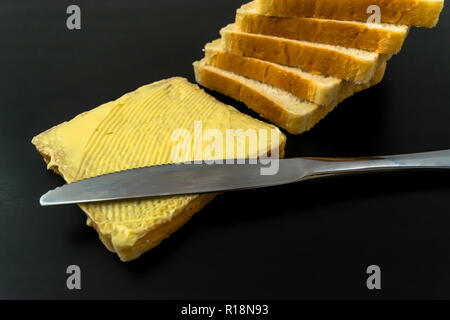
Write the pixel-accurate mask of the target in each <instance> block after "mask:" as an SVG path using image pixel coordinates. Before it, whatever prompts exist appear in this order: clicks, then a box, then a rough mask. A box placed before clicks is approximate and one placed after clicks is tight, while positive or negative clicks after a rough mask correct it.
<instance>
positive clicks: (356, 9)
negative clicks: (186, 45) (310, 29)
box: [256, 0, 444, 28]
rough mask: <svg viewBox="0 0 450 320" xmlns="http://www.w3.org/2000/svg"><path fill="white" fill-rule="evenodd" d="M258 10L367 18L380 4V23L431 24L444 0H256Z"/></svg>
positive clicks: (316, 15)
mask: <svg viewBox="0 0 450 320" xmlns="http://www.w3.org/2000/svg"><path fill="white" fill-rule="evenodd" d="M256 2H257V10H258V12H259V13H261V14H265V15H270V16H280V17H311V18H324V19H332V20H345V21H362V22H367V20H368V19H369V18H370V16H371V15H372V14H373V12H371V11H370V10H369V8H370V7H371V6H378V7H379V8H380V18H381V22H382V23H393V24H406V25H413V26H418V27H428V28H430V27H434V26H435V25H436V24H437V23H438V21H439V15H440V13H441V11H442V8H443V7H444V0H256Z"/></svg>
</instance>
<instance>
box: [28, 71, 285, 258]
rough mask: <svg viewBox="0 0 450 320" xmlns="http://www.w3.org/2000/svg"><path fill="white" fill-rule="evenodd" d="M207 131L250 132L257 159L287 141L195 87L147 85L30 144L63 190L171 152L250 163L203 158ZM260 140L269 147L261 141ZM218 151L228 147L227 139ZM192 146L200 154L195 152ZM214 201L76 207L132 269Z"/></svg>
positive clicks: (239, 153)
mask: <svg viewBox="0 0 450 320" xmlns="http://www.w3.org/2000/svg"><path fill="white" fill-rule="evenodd" d="M198 121H201V122H202V129H203V130H204V131H198V130H199V129H195V124H194V123H195V122H197V123H198ZM197 128H198V127H197ZM202 129H200V130H202ZM208 130H214V131H215V132H218V133H219V134H222V136H223V137H225V136H226V132H227V131H228V130H234V132H235V134H236V136H237V137H238V138H242V135H245V132H246V131H247V130H254V132H255V134H256V137H257V138H258V140H259V141H258V143H257V145H258V146H257V148H259V150H258V152H264V151H266V150H270V151H272V150H273V151H275V150H276V149H278V150H279V151H280V156H282V155H283V150H284V146H285V143H286V137H285V136H284V134H283V133H281V132H280V130H279V129H278V128H276V127H275V126H273V125H269V124H266V123H264V122H261V121H258V120H256V119H253V118H251V117H250V116H248V115H245V114H242V113H240V112H239V111H237V110H236V109H234V108H232V107H230V106H227V105H225V104H223V103H221V102H219V101H217V100H215V99H214V98H213V97H211V96H210V95H208V94H206V93H205V92H204V91H203V90H201V89H200V88H199V87H198V86H197V85H194V84H191V83H189V82H188V81H187V80H186V79H183V78H178V77H177V78H171V79H167V80H162V81H158V82H155V83H153V84H150V85H146V86H144V87H141V88H139V89H138V90H136V91H134V92H130V93H128V94H126V95H124V96H122V97H121V98H119V99H117V100H115V101H111V102H109V103H106V104H104V105H102V106H100V107H97V108H95V109H93V110H90V111H88V112H85V113H83V114H81V115H79V116H77V117H76V118H74V119H72V120H71V121H69V122H64V123H62V124H60V125H58V126H56V127H53V128H51V129H50V130H47V131H46V132H44V133H41V134H39V135H38V136H36V137H35V138H34V139H33V144H34V145H35V146H36V148H37V150H38V151H39V152H40V153H41V154H42V156H43V157H44V160H45V162H46V163H47V165H48V166H47V167H48V169H52V170H54V171H55V172H56V173H58V174H60V175H61V176H63V177H64V179H65V180H66V181H67V182H68V183H70V182H74V181H77V180H81V179H85V178H89V177H93V176H97V175H102V174H107V173H111V172H116V171H121V170H126V169H132V168H138V167H144V166H153V165H159V164H166V163H172V162H174V161H175V160H174V159H173V158H172V152H173V151H174V150H179V151H180V153H181V154H180V157H181V159H179V160H178V161H177V162H185V161H193V160H209V159H210V160H214V158H216V159H219V158H220V159H221V158H222V157H223V155H225V157H226V158H247V157H254V156H255V155H254V154H250V153H251V151H249V150H250V148H248V150H239V149H241V148H237V150H236V151H235V150H232V152H231V153H228V149H227V153H225V152H223V153H222V156H220V155H216V154H213V155H212V156H211V157H210V156H208V155H209V154H212V153H207V152H206V150H207V148H210V149H211V143H208V144H207V143H202V142H200V143H197V142H195V141H196V139H201V138H202V135H203V134H206V133H205V132H207V131H208ZM239 130H241V131H242V133H240V131H239ZM266 130H267V131H266ZM178 133H185V134H186V136H184V135H180V134H178ZM174 134H175V135H174ZM260 134H263V135H265V138H267V139H268V140H269V141H264V140H260V139H259V137H260ZM272 137H274V139H272ZM265 138H264V139H265ZM275 138H277V139H275ZM244 139H245V137H244ZM197 141H198V140H197ZM244 141H245V140H244ZM191 142H193V146H194V147H193V148H192V144H191ZM218 143H222V145H223V147H224V148H225V147H226V141H225V139H224V141H223V142H218ZM223 143H225V144H223ZM196 146H197V147H198V146H199V149H198V150H200V152H197V151H196V150H193V149H194V148H196ZM216 146H217V144H216ZM219 147H221V146H220V145H219ZM174 148H176V149H174ZM179 148H181V149H179ZM215 150H217V149H215ZM233 152H235V154H233ZM272 154H273V153H272ZM260 155H261V153H260ZM256 156H258V155H256ZM202 158H203V159H202ZM206 158H209V159H206ZM193 183H195V182H193ZM214 196H215V195H214V194H203V195H186V196H171V197H161V198H152V199H133V200H131V199H130V200H120V201H107V202H99V203H89V204H80V207H81V209H82V210H83V211H84V212H85V213H86V214H87V216H88V225H90V226H93V227H94V228H95V230H97V232H98V234H99V236H100V239H101V241H102V242H103V243H104V245H105V246H106V247H107V248H108V249H109V250H111V251H113V252H116V253H117V254H118V255H119V257H120V259H121V260H122V261H130V260H133V259H136V258H137V257H139V256H140V255H141V254H142V253H144V252H145V251H147V250H149V249H151V248H153V247H155V246H157V245H158V244H159V243H160V242H161V241H162V240H164V239H165V238H167V237H168V236H170V235H171V234H172V233H173V232H175V231H176V230H177V229H179V228H180V227H181V226H182V225H183V224H185V223H186V222H187V221H188V220H189V219H190V218H191V217H192V215H193V214H194V213H196V212H197V211H199V210H200V209H202V208H203V207H204V206H205V205H206V204H207V203H209V202H210V201H211V200H212V199H213V198H214Z"/></svg>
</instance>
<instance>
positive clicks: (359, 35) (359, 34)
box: [236, 1, 409, 54]
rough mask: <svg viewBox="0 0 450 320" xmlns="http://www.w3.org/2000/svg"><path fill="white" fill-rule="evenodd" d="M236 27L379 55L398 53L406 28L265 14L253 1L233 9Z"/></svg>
mask: <svg viewBox="0 0 450 320" xmlns="http://www.w3.org/2000/svg"><path fill="white" fill-rule="evenodd" d="M236 28H237V30H239V31H242V32H247V33H257V34H265V35H269V36H274V37H280V38H287V39H293V40H304V41H309V42H317V43H325V44H330V45H336V46H341V47H347V48H355V49H361V50H367V51H373V52H377V53H380V54H395V53H398V52H399V51H400V49H401V48H402V46H403V43H404V41H405V39H406V36H407V35H408V31H409V27H408V26H406V25H395V24H386V23H384V24H378V23H366V22H357V21H337V20H330V19H318V18H301V17H273V16H266V15H263V14H260V13H258V10H257V3H256V2H255V1H253V2H250V3H247V4H245V5H243V6H242V7H241V8H240V9H238V10H237V13H236Z"/></svg>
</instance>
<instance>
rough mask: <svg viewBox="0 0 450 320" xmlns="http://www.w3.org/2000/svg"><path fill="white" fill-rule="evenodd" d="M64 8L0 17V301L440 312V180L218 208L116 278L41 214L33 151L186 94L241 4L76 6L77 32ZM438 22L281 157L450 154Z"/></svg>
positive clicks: (297, 188) (84, 237)
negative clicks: (235, 303) (134, 94)
mask: <svg viewBox="0 0 450 320" xmlns="http://www.w3.org/2000/svg"><path fill="white" fill-rule="evenodd" d="M70 4H72V1H59V0H58V1H57V0H54V1H17V0H2V1H1V2H0V39H1V45H0V46H1V49H0V81H1V83H0V97H1V108H2V109H1V110H2V114H1V117H0V119H1V120H0V121H1V125H0V130H1V135H0V137H1V157H0V161H1V162H0V170H1V173H0V177H1V180H0V298H159V299H166V298H167V299H169V298H170V299H172V298H176V299H183V298H195V299H197V298H199V299H214V298H215V299H222V298H228V299H241V298H252V299H278V298H283V299H284V298H286V299H295V298H450V231H449V230H450V199H449V192H450V184H449V178H450V175H449V173H444V172H438V173H436V172H434V173H433V172H409V173H405V172H404V173H390V174H381V175H369V176H358V177H351V178H340V179H331V180H325V181H315V182H307V183H303V184H298V185H292V186H287V187H280V188H273V189H267V190H259V191H247V192H238V193H233V194H226V195H222V196H220V197H219V198H217V200H216V201H214V202H213V203H212V204H210V205H209V206H208V207H207V208H205V209H204V210H202V211H201V212H200V213H198V214H197V215H196V216H195V217H194V218H193V219H192V220H191V221H190V222H189V223H188V224H187V225H186V226H184V227H183V228H182V229H181V230H180V231H178V232H177V233H175V234H174V235H173V236H172V237H171V238H170V239H168V240H165V241H164V242H163V243H162V244H161V245H160V246H158V247H157V248H155V249H154V250H152V251H150V252H148V253H146V254H145V255H144V256H143V257H141V258H140V259H138V260H136V261H134V262H131V263H128V264H124V263H121V262H120V261H119V259H118V258H117V257H116V256H115V255H114V254H111V253H109V252H108V251H106V249H105V248H104V247H103V245H102V244H101V243H100V241H99V240H98V237H97V234H96V232H95V231H94V230H92V229H90V228H87V227H86V226H85V217H84V215H83V214H82V212H81V210H80V209H79V208H77V207H76V206H69V207H53V208H41V207H39V205H38V198H39V196H40V195H41V194H42V193H44V192H46V191H47V190H48V189H50V188H54V187H56V186H58V185H60V184H62V182H63V181H62V179H61V178H59V177H58V176H57V175H55V174H53V173H51V172H46V171H45V166H44V164H43V161H42V159H41V156H40V155H39V154H38V153H37V152H36V151H35V150H34V148H33V146H32V145H31V143H30V141H31V138H32V137H33V136H34V135H36V134H38V133H40V132H42V131H44V130H46V129H48V128H50V127H51V126H53V125H55V124H58V123H60V122H62V121H66V120H69V119H71V118H72V117H74V116H75V115H77V114H79V113H80V112H83V111H86V110H88V109H90V108H92V107H95V106H97V105H99V104H101V103H103V102H105V101H109V100H111V99H115V98H117V97H119V96H120V95H122V94H123V93H125V92H128V91H131V90H134V89H135V88H137V87H138V86H141V85H143V84H146V83H150V82H153V81H155V80H159V79H162V78H167V77H170V76H178V75H180V76H185V77H187V78H189V79H191V80H193V73H192V68H191V63H192V61H194V60H196V59H199V58H200V57H201V56H202V51H201V49H202V47H203V45H204V44H205V43H206V42H208V41H210V40H212V39H215V38H217V37H218V31H219V29H220V28H221V27H222V26H224V25H225V24H227V23H229V22H231V21H232V20H233V16H234V10H235V9H236V8H237V7H239V5H240V4H241V1H237V0H233V1H231V0H227V1H212V0H209V1H205V0H190V1H185V0H183V1H180V0H178V1H176V0H165V1H159V0H158V1H157V0H151V1H148V0H147V1H143V0H142V1H124V0H122V1H119V0H114V1H81V0H79V1H77V2H76V4H78V5H80V7H81V10H82V30H80V31H69V30H67V29H66V25H65V21H66V17H67V15H66V13H65V12H66V8H67V6H68V5H70ZM449 17H450V13H449V10H448V8H445V9H444V12H443V13H442V15H441V21H440V24H439V26H438V27H437V28H435V29H423V28H421V29H418V28H414V29H412V30H411V32H410V35H409V38H408V39H407V41H406V43H405V46H404V49H403V51H402V52H401V53H400V54H399V55H397V56H395V57H394V58H393V59H392V60H391V62H390V63H389V65H388V70H387V73H386V78H385V80H384V82H383V83H382V84H381V85H379V86H377V87H375V88H373V89H371V90H368V91H365V92H363V93H360V94H358V95H357V96H355V97H353V98H351V99H349V100H348V101H346V102H344V103H343V104H342V105H341V106H340V107H339V108H338V109H337V110H336V111H334V112H333V113H332V114H331V115H330V116H328V117H327V118H326V119H325V120H323V121H322V122H321V123H320V124H319V125H318V126H317V127H316V128H314V129H313V130H312V131H311V132H309V133H306V134H304V135H301V136H297V137H295V136H289V137H288V145H287V155H288V156H290V157H293V156H364V155H378V154H395V153H406V152H419V151H429V150H438V149H448V148H450V139H449V138H450V126H449V118H450V106H449V99H450V93H449V91H450V88H449V79H450V75H449V73H450V63H449V55H450V52H449V39H450V19H449ZM215 96H216V97H218V98H220V99H221V100H222V101H225V102H228V103H230V104H233V105H234V106H237V107H238V108H239V109H240V110H242V111H246V112H247V109H246V108H245V107H244V106H243V105H241V104H237V103H235V102H233V101H232V100H230V99H227V98H225V97H222V96H220V95H217V94H216V95H215ZM249 113H250V112H249ZM250 114H252V113H250ZM71 264H77V265H79V266H80V267H81V269H82V290H81V291H69V290H67V289H66V276H67V275H66V273H65V271H66V267H67V266H68V265H71ZM371 264H376V265H379V266H380V267H381V269H382V290H381V291H376V292H374V291H369V290H367V288H366V278H367V275H366V274H365V271H366V268H367V266H369V265H371Z"/></svg>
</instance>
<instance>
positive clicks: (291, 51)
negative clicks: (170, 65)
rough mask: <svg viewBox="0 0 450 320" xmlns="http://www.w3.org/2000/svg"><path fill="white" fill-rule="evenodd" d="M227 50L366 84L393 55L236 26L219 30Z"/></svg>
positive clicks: (231, 25) (232, 25)
mask: <svg viewBox="0 0 450 320" xmlns="http://www.w3.org/2000/svg"><path fill="white" fill-rule="evenodd" d="M220 33H221V35H222V39H223V41H224V47H225V50H226V51H228V52H231V53H234V54H237V55H242V56H246V57H251V58H257V59H261V60H266V61H270V62H274V63H278V64H282V65H285V66H289V67H297V68H300V69H302V70H304V71H308V72H311V73H314V74H320V75H324V76H331V77H335V78H339V79H344V80H347V81H353V82H355V83H365V82H368V81H370V79H372V78H373V76H374V74H375V72H376V70H377V69H378V67H380V66H381V65H382V64H383V63H384V62H385V61H387V60H389V59H390V58H391V55H380V54H378V53H375V52H369V51H365V50H359V49H353V48H344V47H339V46H332V45H328V44H322V43H313V42H308V41H300V40H292V39H285V38H279V37H274V36H267V35H262V34H254V33H246V32H241V31H239V30H238V29H237V28H236V25H235V24H230V25H228V26H226V27H225V28H223V29H222V30H221V31H220Z"/></svg>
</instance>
